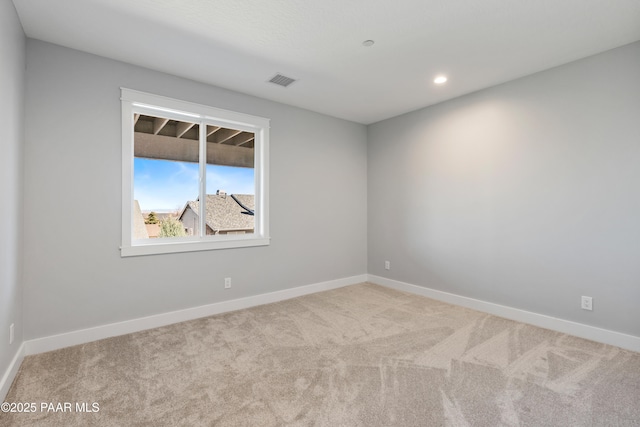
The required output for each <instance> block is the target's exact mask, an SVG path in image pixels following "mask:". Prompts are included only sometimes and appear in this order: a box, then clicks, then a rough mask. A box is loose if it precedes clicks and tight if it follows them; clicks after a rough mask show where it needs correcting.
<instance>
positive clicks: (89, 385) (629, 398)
mask: <svg viewBox="0 0 640 427" xmlns="http://www.w3.org/2000/svg"><path fill="white" fill-rule="evenodd" d="M6 401H8V402H23V403H31V402H33V403H36V404H37V407H38V410H37V411H36V412H35V413H20V414H2V413H0V425H2V426H7V427H8V426H41V425H42V426H49V425H50V426H91V425H96V426H252V427H253V426H492V427H493V426H563V427H564V426H640V354H639V353H634V352H630V351H626V350H622V349H619V348H616V347H611V346H608V345H603V344H598V343H594V342H590V341H586V340H582V339H578V338H575V337H571V336H567V335H564V334H560V333H556V332H552V331H548V330H545V329H540V328H537V327H533V326H528V325H525V324H522V323H517V322H513V321H510V320H505V319H502V318H498V317H495V316H491V315H487V314H483V313H480V312H477V311H473V310H468V309H464V308H460V307H456V306H452V305H449V304H445V303H441V302H438V301H434V300H431V299H428V298H423V297H419V296H415V295H410V294H406V293H402V292H398V291H395V290H390V289H387V288H383V287H380V286H376V285H372V284H361V285H355V286H349V287H346V288H341V289H336V290H332V291H327V292H322V293H318V294H313V295H307V296H303V297H300V298H295V299H292V300H288V301H283V302H279V303H275V304H269V305H264V306H260V307H254V308H250V309H246V310H240V311H236V312H231V313H226V314H222V315H217V316H212V317H207V318H203V319H198V320H193V321H189V322H184V323H180V324H175V325H171V326H166V327H161V328H157V329H152V330H148V331H143V332H137V333H133V334H129V335H125V336H120V337H115V338H110V339H105V340H101V341H96V342H92V343H89V344H84V345H79V346H75V347H70V348H65V349H62V350H57V351H53V352H49V353H43V354H39V355H35V356H29V357H27V358H25V360H24V362H23V364H22V367H21V368H20V371H19V373H18V375H17V377H16V380H15V381H14V383H13V386H12V388H11V390H10V391H9V394H8V396H7V398H6ZM65 402H68V403H71V404H72V405H73V408H72V411H71V412H53V411H51V407H50V406H49V407H48V408H49V409H50V410H49V412H47V411H46V410H45V411H41V406H40V405H41V404H42V403H45V404H46V403H53V404H54V405H56V404H57V403H61V404H64V403H65ZM83 402H84V403H86V404H87V407H89V408H91V404H92V403H94V402H95V403H97V404H98V407H99V412H93V413H86V412H77V411H76V409H77V408H76V407H75V405H76V403H83ZM57 408H60V407H57Z"/></svg>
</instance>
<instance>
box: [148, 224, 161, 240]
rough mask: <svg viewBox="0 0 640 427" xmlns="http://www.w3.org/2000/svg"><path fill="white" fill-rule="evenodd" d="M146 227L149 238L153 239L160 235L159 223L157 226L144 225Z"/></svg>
mask: <svg viewBox="0 0 640 427" xmlns="http://www.w3.org/2000/svg"><path fill="white" fill-rule="evenodd" d="M145 225H146V226H147V233H148V234H149V238H150V239H153V238H155V237H158V236H159V235H160V223H158V224H145Z"/></svg>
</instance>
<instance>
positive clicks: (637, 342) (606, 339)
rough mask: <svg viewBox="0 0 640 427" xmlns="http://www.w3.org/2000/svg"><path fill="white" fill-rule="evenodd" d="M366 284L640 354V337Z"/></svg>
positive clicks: (382, 281)
mask: <svg viewBox="0 0 640 427" xmlns="http://www.w3.org/2000/svg"><path fill="white" fill-rule="evenodd" d="M368 282H370V283H375V284H377V285H381V286H386V287H388V288H392V289H397V290H399V291H404V292H409V293H412V294H416V295H421V296H425V297H428V298H432V299H435V300H438V301H444V302H447V303H450V304H454V305H459V306H462V307H467V308H471V309H474V310H478V311H482V312H484V313H489V314H493V315H496V316H499V317H504V318H506V319H511V320H516V321H518V322H522V323H528V324H530V325H534V326H539V327H541V328H545V329H551V330H553V331H556V332H562V333H564V334H568V335H573V336H576V337H580V338H585V339H588V340H591V341H596V342H600V343H604V344H610V345H614V346H617V347H621V348H624V349H627V350H631V351H636V352H640V337H636V336H633V335H627V334H623V333H620V332H615V331H610V330H607V329H602V328H597V327H595V326H589V325H585V324H583V323H577V322H572V321H569V320H564V319H559V318H557V317H551V316H547V315H544V314H538V313H534V312H531V311H525V310H520V309H517V308H512V307H508V306H505V305H500V304H494V303H491V302H487V301H482V300H478V299H474V298H468V297H463V296H461V295H456V294H451V293H448V292H443V291H438V290H435V289H430V288H425V287H422V286H416V285H412V284H409V283H405V282H400V281H397V280H392V279H387V278H385V277H380V276H375V275H371V274H370V275H368Z"/></svg>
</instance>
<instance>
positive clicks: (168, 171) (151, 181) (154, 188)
mask: <svg viewBox="0 0 640 427" xmlns="http://www.w3.org/2000/svg"><path fill="white" fill-rule="evenodd" d="M133 170H134V172H133V185H134V190H133V192H134V195H133V197H134V199H135V200H137V201H138V202H139V203H140V208H141V209H142V210H143V211H156V212H163V211H176V210H180V209H182V208H183V207H184V204H185V203H186V202H187V201H188V200H195V199H196V198H197V197H198V164H197V163H188V162H176V161H170V160H150V159H142V158H137V157H136V158H135V159H134V162H133ZM217 190H224V191H226V192H227V193H228V194H255V193H254V177H253V169H251V168H237V167H232V166H218V165H207V194H215V192H216V191H217Z"/></svg>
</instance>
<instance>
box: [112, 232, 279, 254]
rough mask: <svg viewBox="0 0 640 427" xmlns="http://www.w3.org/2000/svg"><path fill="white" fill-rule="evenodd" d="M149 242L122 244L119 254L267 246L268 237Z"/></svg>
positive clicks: (167, 252)
mask: <svg viewBox="0 0 640 427" xmlns="http://www.w3.org/2000/svg"><path fill="white" fill-rule="evenodd" d="M153 240H154V241H152V242H150V243H141V244H133V245H131V246H122V247H121V248H120V256H121V257H123V258H125V257H132V256H144V255H160V254H172V253H181V252H199V251H211V250H217V249H233V248H249V247H253V246H268V245H269V240H270V239H269V238H254V237H252V238H247V239H238V238H237V237H233V238H228V239H220V240H218V239H216V240H215V241H211V240H209V241H206V240H203V241H197V242H193V241H192V242H162V243H158V242H157V240H156V239H153Z"/></svg>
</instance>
